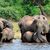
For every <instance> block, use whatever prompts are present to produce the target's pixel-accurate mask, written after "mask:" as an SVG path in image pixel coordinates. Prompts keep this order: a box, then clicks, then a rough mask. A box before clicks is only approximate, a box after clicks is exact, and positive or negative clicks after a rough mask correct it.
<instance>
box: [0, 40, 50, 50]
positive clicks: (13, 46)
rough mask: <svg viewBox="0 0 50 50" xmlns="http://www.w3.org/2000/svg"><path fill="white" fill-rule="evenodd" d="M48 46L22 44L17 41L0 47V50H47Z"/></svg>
mask: <svg viewBox="0 0 50 50" xmlns="http://www.w3.org/2000/svg"><path fill="white" fill-rule="evenodd" d="M49 49H50V45H49V44H46V43H43V44H40V43H22V42H21V41H20V40H19V39H17V40H15V41H14V42H13V43H9V44H6V43H4V44H3V45H0V50H49Z"/></svg>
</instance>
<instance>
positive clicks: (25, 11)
mask: <svg viewBox="0 0 50 50" xmlns="http://www.w3.org/2000/svg"><path fill="white" fill-rule="evenodd" d="M38 4H41V5H42V6H43V8H44V11H45V13H46V14H47V15H49V16H50V0H0V17H3V18H6V19H13V20H15V21H18V20H19V19H20V18H22V17H23V16H24V15H37V14H40V9H39V7H38Z"/></svg>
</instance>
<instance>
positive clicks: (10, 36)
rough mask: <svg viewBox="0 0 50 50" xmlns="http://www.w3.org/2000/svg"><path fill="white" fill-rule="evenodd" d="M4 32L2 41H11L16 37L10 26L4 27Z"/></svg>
mask: <svg viewBox="0 0 50 50" xmlns="http://www.w3.org/2000/svg"><path fill="white" fill-rule="evenodd" d="M1 33H2V38H1V42H2V41H4V42H11V41H12V39H13V38H14V33H13V31H12V30H11V29H10V28H5V29H3V31H2V32H1Z"/></svg>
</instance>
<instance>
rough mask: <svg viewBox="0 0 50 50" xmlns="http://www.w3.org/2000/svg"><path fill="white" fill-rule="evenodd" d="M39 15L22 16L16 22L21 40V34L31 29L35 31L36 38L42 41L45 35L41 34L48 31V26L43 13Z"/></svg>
mask: <svg viewBox="0 0 50 50" xmlns="http://www.w3.org/2000/svg"><path fill="white" fill-rule="evenodd" d="M41 16H42V17H41ZM41 16H40V15H38V16H37V17H31V16H24V17H23V18H22V19H21V20H20V21H19V23H18V24H19V27H20V31H21V40H23V35H24V33H25V32H27V31H31V32H34V33H35V32H37V35H38V39H39V40H40V41H41V42H44V39H45V38H44V39H43V37H45V36H43V34H44V33H47V32H48V30H49V26H48V22H47V18H46V17H45V16H43V15H41ZM39 17H40V18H39ZM41 18H42V20H41ZM42 36H43V37H42Z"/></svg>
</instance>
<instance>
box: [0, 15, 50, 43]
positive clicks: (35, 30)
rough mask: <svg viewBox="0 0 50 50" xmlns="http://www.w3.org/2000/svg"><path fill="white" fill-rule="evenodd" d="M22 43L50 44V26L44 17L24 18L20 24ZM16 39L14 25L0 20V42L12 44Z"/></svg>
mask: <svg viewBox="0 0 50 50" xmlns="http://www.w3.org/2000/svg"><path fill="white" fill-rule="evenodd" d="M18 25H19V28H20V31H21V40H22V42H29V43H47V42H50V25H49V24H48V20H47V18H46V17H45V16H44V15H35V16H24V17H23V18H22V19H21V20H20V21H19V22H18ZM13 39H14V32H13V25H12V23H11V22H10V21H8V20H6V19H3V18H0V42H11V41H12V40H13Z"/></svg>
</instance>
